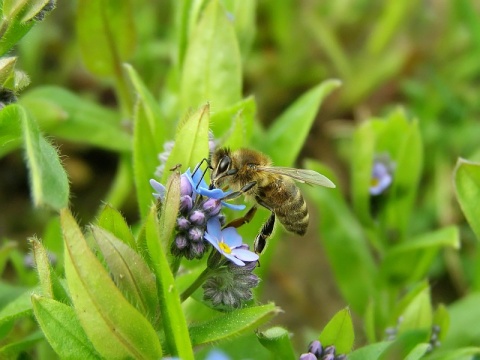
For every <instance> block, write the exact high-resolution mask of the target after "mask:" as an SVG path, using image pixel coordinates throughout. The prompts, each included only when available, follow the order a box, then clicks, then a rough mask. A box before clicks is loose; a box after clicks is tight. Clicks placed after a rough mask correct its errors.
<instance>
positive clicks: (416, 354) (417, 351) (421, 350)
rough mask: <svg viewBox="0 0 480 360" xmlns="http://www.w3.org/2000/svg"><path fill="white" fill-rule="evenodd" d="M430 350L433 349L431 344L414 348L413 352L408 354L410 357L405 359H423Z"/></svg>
mask: <svg viewBox="0 0 480 360" xmlns="http://www.w3.org/2000/svg"><path fill="white" fill-rule="evenodd" d="M430 348H431V345H430V344H427V343H421V344H418V345H417V346H415V347H414V348H413V350H412V351H410V352H409V353H408V355H407V356H406V357H405V360H418V359H421V358H422V357H423V355H425V354H426V353H427V351H428V350H429V349H430Z"/></svg>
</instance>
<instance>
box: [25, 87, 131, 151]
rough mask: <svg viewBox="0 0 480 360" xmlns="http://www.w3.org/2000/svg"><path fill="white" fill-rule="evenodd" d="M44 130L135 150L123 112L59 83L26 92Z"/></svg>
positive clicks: (27, 101)
mask: <svg viewBox="0 0 480 360" xmlns="http://www.w3.org/2000/svg"><path fill="white" fill-rule="evenodd" d="M21 103H22V104H23V105H24V106H25V107H26V108H27V109H28V110H29V111H31V112H32V114H33V115H34V116H35V118H36V119H37V121H38V124H39V125H40V127H41V128H42V130H43V131H47V132H48V133H49V134H52V135H55V136H58V137H60V138H63V139H66V140H70V141H74V142H78V143H82V144H89V145H93V146H97V147H99V148H102V149H107V150H113V151H125V152H127V151H131V149H132V138H131V136H130V135H129V134H128V132H127V130H126V129H122V125H121V123H120V115H119V114H118V113H117V112H115V111H112V110H110V109H107V108H105V107H102V106H100V105H98V104H96V103H94V102H92V101H90V100H87V99H83V98H81V97H79V96H78V95H76V94H74V93H72V92H70V91H68V90H65V89H63V88H60V87H56V86H42V87H38V88H35V89H33V90H31V91H29V92H26V93H25V94H23V95H22V98H21Z"/></svg>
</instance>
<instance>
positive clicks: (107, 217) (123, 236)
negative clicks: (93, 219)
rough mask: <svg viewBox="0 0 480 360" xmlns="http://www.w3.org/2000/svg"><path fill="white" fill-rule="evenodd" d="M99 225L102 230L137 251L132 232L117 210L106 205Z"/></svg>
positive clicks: (100, 216)
mask: <svg viewBox="0 0 480 360" xmlns="http://www.w3.org/2000/svg"><path fill="white" fill-rule="evenodd" d="M97 224H98V226H100V227H101V228H104V229H105V230H107V231H109V232H110V233H112V235H114V236H115V237H116V238H117V239H119V240H121V241H123V242H124V243H125V244H127V245H128V246H129V247H131V248H132V249H135V247H136V243H135V238H134V237H133V234H132V231H131V230H130V227H129V226H128V224H127V222H126V221H125V218H124V217H123V216H122V214H121V213H120V211H118V210H117V209H115V208H113V207H112V206H110V205H109V204H106V205H105V207H104V208H103V210H102V212H101V213H100V215H99V217H98V221H97Z"/></svg>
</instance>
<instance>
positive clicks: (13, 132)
mask: <svg viewBox="0 0 480 360" xmlns="http://www.w3.org/2000/svg"><path fill="white" fill-rule="evenodd" d="M21 144H22V128H21V122H20V115H19V110H18V106H17V105H14V104H12V105H8V106H6V107H4V108H3V109H2V110H0V157H3V156H4V155H6V154H8V153H9V152H10V151H13V150H15V149H17V148H19V147H20V145H21Z"/></svg>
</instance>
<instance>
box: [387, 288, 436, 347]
mask: <svg viewBox="0 0 480 360" xmlns="http://www.w3.org/2000/svg"><path fill="white" fill-rule="evenodd" d="M395 313H396V314H397V316H396V319H401V321H400V322H399V324H398V332H399V333H403V332H407V331H410V330H422V331H425V333H426V334H427V333H428V334H430V330H431V327H432V319H433V315H432V304H431V299H430V287H429V286H428V283H421V284H419V285H418V286H417V287H416V288H414V289H413V290H412V291H411V292H410V294H408V295H407V296H405V297H404V299H402V301H401V302H399V303H398V306H397V310H396V312H395ZM427 340H428V339H427V338H424V339H423V341H427Z"/></svg>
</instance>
